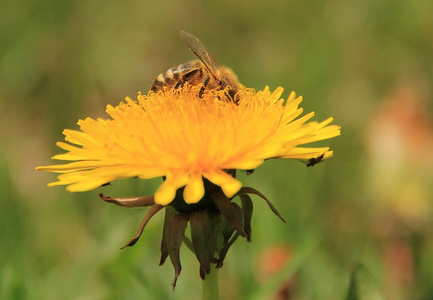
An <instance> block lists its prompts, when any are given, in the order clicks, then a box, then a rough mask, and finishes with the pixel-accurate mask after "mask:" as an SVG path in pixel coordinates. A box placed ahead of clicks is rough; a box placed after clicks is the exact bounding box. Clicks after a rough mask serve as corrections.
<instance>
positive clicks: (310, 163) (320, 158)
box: [304, 154, 325, 167]
mask: <svg viewBox="0 0 433 300" xmlns="http://www.w3.org/2000/svg"><path fill="white" fill-rule="evenodd" d="M324 156H325V154H322V155H320V156H318V157H313V158H310V159H309V160H307V161H306V162H304V163H305V165H306V166H307V167H312V166H314V165H316V164H318V163H320V162H322V161H323V157H324Z"/></svg>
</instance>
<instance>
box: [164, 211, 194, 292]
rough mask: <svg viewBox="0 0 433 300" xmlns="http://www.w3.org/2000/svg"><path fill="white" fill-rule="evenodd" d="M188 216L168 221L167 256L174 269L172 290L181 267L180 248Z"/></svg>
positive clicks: (176, 217)
mask: <svg viewBox="0 0 433 300" xmlns="http://www.w3.org/2000/svg"><path fill="white" fill-rule="evenodd" d="M188 220H189V216H188V215H186V214H182V213H179V214H175V215H174V216H173V217H172V218H170V220H169V221H168V224H167V225H168V236H167V245H168V254H169V256H170V260H171V263H172V264H173V267H174V279H173V282H172V284H171V285H172V286H173V290H174V288H175V287H176V281H177V278H178V277H179V275H180V272H181V270H182V266H181V263H180V246H181V245H182V240H183V236H184V235H185V229H186V226H187V224H188Z"/></svg>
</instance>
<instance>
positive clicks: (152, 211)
mask: <svg viewBox="0 0 433 300" xmlns="http://www.w3.org/2000/svg"><path fill="white" fill-rule="evenodd" d="M163 207H164V206H162V205H159V204H155V205H154V206H152V207H151V208H150V209H149V210H148V211H147V213H146V214H145V215H144V218H143V220H141V223H140V226H138V229H137V232H136V233H135V235H134V237H133V238H132V239H131V240H130V241H129V242H128V243H126V245H125V246H123V247H122V248H120V249H121V250H123V249H125V248H126V247H130V246H134V245H135V243H136V242H137V241H138V239H139V238H140V236H141V234H142V233H143V230H144V227H146V225H147V223H148V222H149V220H150V219H151V218H152V217H153V216H154V215H155V214H156V213H157V212H158V211H160V210H161V209H162V208H163Z"/></svg>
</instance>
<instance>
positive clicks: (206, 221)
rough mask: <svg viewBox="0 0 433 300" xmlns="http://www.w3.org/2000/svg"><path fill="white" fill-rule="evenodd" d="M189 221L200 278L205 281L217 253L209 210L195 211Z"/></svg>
mask: <svg viewBox="0 0 433 300" xmlns="http://www.w3.org/2000/svg"><path fill="white" fill-rule="evenodd" d="M189 221H190V225H191V239H192V244H193V246H194V253H195V255H196V257H197V259H198V261H199V263H200V268H201V271H200V276H201V278H202V279H204V276H205V274H209V272H210V263H211V258H212V255H213V253H214V252H215V243H214V239H213V228H212V222H211V220H210V216H209V213H208V211H207V210H198V211H194V212H193V213H192V214H191V217H190V220H189Z"/></svg>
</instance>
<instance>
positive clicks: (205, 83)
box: [198, 76, 210, 98]
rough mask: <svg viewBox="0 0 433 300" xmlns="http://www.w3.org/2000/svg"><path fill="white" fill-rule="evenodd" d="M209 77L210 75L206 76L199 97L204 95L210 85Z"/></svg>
mask: <svg viewBox="0 0 433 300" xmlns="http://www.w3.org/2000/svg"><path fill="white" fill-rule="evenodd" d="M209 79H210V78H209V76H206V78H205V79H204V81H203V86H202V87H201V89H200V92H199V93H198V97H199V98H201V97H203V93H204V89H205V88H206V86H207V85H208V83H209Z"/></svg>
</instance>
